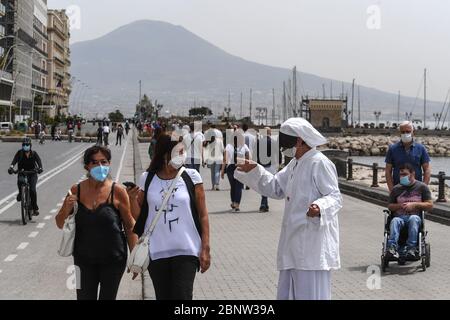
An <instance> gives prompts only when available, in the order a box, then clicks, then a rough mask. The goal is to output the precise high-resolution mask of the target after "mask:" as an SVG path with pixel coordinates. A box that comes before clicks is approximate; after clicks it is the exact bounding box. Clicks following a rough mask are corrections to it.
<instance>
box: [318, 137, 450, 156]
mask: <svg viewBox="0 0 450 320" xmlns="http://www.w3.org/2000/svg"><path fill="white" fill-rule="evenodd" d="M415 139H416V141H417V142H419V143H422V144H423V145H424V146H425V147H426V148H427V151H428V154H429V155H430V156H432V157H450V138H442V137H416V138H415ZM399 140H400V138H399V137H398V136H357V137H355V136H352V137H328V145H327V147H328V148H330V149H338V150H343V151H347V152H348V153H349V155H350V156H384V155H386V152H387V150H388V148H389V145H391V144H394V143H396V142H398V141H399Z"/></svg>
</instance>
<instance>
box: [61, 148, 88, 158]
mask: <svg viewBox="0 0 450 320" xmlns="http://www.w3.org/2000/svg"><path fill="white" fill-rule="evenodd" d="M83 147H84V145H81V146H76V147H74V148H72V149H70V150H69V151H66V152H64V153H63V154H62V155H61V157H63V158H64V157H65V156H67V155H69V154H73V153H74V152H77V151H78V150H77V149H83Z"/></svg>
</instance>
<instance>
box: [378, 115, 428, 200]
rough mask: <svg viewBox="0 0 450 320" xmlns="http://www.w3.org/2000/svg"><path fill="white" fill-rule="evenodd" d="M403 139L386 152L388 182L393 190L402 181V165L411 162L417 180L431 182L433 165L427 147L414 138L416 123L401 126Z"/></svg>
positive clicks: (406, 123)
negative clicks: (431, 165)
mask: <svg viewBox="0 0 450 320" xmlns="http://www.w3.org/2000/svg"><path fill="white" fill-rule="evenodd" d="M399 130H400V135H401V140H400V141H399V142H397V143H395V144H393V145H391V146H389V149H388V151H387V154H386V159H385V162H386V169H385V173H386V183H387V186H388V189H389V192H391V191H392V190H393V189H394V186H395V185H397V184H399V183H400V166H401V165H403V164H405V163H410V164H411V165H412V166H413V167H414V170H415V174H416V175H415V177H416V180H419V181H423V182H424V183H425V184H426V185H429V184H430V178H431V167H430V156H429V155H428V152H427V149H426V148H425V147H424V146H423V145H422V144H420V143H418V142H417V141H415V140H414V125H413V124H412V122H410V121H405V122H402V123H401V124H400V126H399Z"/></svg>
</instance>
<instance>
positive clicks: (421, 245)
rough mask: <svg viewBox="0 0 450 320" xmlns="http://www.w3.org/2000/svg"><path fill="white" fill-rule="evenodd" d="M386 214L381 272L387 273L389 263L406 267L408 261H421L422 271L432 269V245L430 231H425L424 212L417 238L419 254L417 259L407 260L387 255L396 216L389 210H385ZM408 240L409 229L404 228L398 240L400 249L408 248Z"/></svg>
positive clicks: (421, 216) (402, 257)
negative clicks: (428, 237)
mask: <svg viewBox="0 0 450 320" xmlns="http://www.w3.org/2000/svg"><path fill="white" fill-rule="evenodd" d="M383 213H384V240H383V245H382V252H381V270H382V271H383V272H386V269H387V268H389V262H391V261H397V262H398V264H399V265H404V264H405V263H406V261H420V262H421V266H422V270H423V271H426V270H427V268H429V267H430V262H431V245H430V243H429V242H427V239H426V238H427V234H428V231H426V229H425V212H424V211H422V212H421V214H420V218H421V219H422V223H421V225H420V228H419V233H418V236H417V238H418V239H417V245H418V250H419V254H418V256H417V257H416V258H415V259H411V258H409V259H407V257H405V256H403V255H400V256H399V258H395V257H391V256H389V255H388V254H387V249H388V247H387V244H388V240H389V236H390V233H391V221H392V219H393V218H394V214H393V213H392V212H391V211H389V210H383ZM407 240H408V228H406V227H403V228H402V230H401V231H400V236H399V239H398V247H399V248H402V247H405V246H406V241H407ZM399 251H400V250H399Z"/></svg>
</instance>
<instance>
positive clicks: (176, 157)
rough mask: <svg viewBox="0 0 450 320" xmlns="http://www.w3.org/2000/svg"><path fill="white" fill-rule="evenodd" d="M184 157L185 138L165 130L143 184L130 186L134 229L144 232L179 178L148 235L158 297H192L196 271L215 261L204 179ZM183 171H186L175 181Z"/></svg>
mask: <svg viewBox="0 0 450 320" xmlns="http://www.w3.org/2000/svg"><path fill="white" fill-rule="evenodd" d="M185 159H186V152H185V150H184V145H183V143H180V142H178V141H173V140H172V139H171V137H170V136H169V135H167V134H162V135H161V136H160V137H159V139H158V141H157V143H156V148H155V154H154V157H153V158H152V161H151V164H150V167H149V168H148V170H147V171H146V172H145V173H143V174H142V176H141V179H140V182H139V187H136V188H133V189H129V190H128V193H129V196H130V200H131V208H132V213H133V216H134V217H135V218H136V226H135V228H134V231H135V232H136V233H137V235H138V236H141V235H142V234H143V233H144V230H146V228H147V227H148V226H149V225H151V224H152V223H153V219H154V217H155V215H156V213H157V212H158V210H159V209H160V207H161V205H162V203H163V199H164V198H166V193H167V192H168V191H169V189H171V186H172V184H173V183H175V186H174V188H173V189H172V193H171V195H168V196H169V201H168V202H167V206H166V207H165V208H163V209H164V215H163V216H161V218H160V219H159V220H158V221H157V222H156V224H155V228H154V230H153V232H152V233H151V234H150V244H151V245H150V246H149V255H150V265H149V267H148V270H149V273H150V277H151V279H152V282H153V287H154V289H155V293H156V299H157V300H173V299H175V300H191V299H192V295H193V285H194V280H195V275H196V272H197V271H199V270H201V272H202V273H204V272H206V271H207V270H208V268H209V266H210V263H211V256H210V247H209V222H208V211H207V209H206V202H205V192H204V189H203V182H202V178H201V176H200V174H199V173H198V172H197V171H196V170H193V169H184V167H183V164H184V162H185ZM179 170H185V171H184V172H183V173H182V174H181V177H180V178H179V179H177V180H175V178H176V177H177V175H178V171H179Z"/></svg>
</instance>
